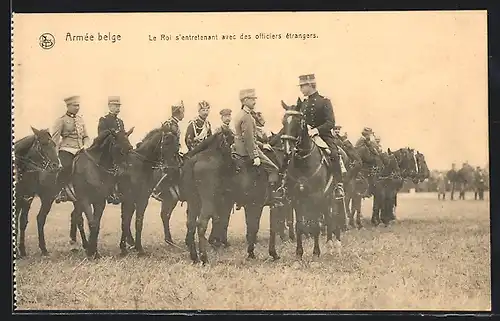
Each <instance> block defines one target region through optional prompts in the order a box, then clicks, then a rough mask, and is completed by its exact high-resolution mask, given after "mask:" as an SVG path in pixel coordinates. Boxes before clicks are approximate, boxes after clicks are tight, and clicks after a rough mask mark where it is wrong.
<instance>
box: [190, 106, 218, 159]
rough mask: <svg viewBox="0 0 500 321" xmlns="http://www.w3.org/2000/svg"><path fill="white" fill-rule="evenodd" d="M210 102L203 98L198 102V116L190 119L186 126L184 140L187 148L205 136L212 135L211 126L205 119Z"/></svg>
mask: <svg viewBox="0 0 500 321" xmlns="http://www.w3.org/2000/svg"><path fill="white" fill-rule="evenodd" d="M209 113H210V104H209V103H208V102H206V101H204V100H202V101H200V102H199V103H198V117H196V118H195V119H193V120H191V121H190V122H189V123H188V126H187V128H186V137H185V142H186V146H187V148H188V150H192V149H193V148H195V147H196V146H197V145H198V144H200V143H201V142H202V141H204V140H205V139H207V137H209V136H211V135H212V126H211V125H210V122H209V121H208V120H207V117H208V114H209Z"/></svg>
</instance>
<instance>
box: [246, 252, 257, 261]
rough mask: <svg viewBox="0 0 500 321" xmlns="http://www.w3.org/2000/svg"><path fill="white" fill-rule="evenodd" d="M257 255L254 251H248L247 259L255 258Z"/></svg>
mask: <svg viewBox="0 0 500 321" xmlns="http://www.w3.org/2000/svg"><path fill="white" fill-rule="evenodd" d="M256 258H257V257H256V256H255V254H254V253H248V256H247V259H248V260H255V259H256Z"/></svg>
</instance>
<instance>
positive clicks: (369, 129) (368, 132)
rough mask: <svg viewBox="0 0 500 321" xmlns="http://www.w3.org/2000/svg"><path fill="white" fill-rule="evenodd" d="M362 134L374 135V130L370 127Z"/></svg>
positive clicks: (364, 129)
mask: <svg viewBox="0 0 500 321" xmlns="http://www.w3.org/2000/svg"><path fill="white" fill-rule="evenodd" d="M361 134H373V130H372V129H371V128H370V127H365V128H363V131H362V132H361Z"/></svg>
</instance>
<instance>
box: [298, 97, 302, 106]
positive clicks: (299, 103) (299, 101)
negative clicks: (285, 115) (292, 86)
mask: <svg viewBox="0 0 500 321" xmlns="http://www.w3.org/2000/svg"><path fill="white" fill-rule="evenodd" d="M301 104H302V99H300V97H297V107H299V106H300V105H301Z"/></svg>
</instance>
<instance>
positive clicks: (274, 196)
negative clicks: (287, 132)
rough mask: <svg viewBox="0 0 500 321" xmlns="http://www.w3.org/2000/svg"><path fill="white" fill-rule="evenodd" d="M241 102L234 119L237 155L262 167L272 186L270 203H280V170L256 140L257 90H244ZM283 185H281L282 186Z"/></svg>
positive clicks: (241, 94)
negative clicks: (253, 113) (254, 112)
mask: <svg viewBox="0 0 500 321" xmlns="http://www.w3.org/2000/svg"><path fill="white" fill-rule="evenodd" d="M239 98H240V101H241V111H240V112H239V113H238V114H237V115H236V117H235V119H234V123H235V134H236V137H235V141H234V148H235V153H236V154H238V155H240V156H248V157H250V159H251V160H252V161H253V165H254V166H260V165H262V166H263V167H264V170H265V171H266V172H267V174H268V180H269V185H270V187H271V188H270V191H271V193H270V197H269V198H270V201H271V202H273V203H274V202H277V203H280V199H281V198H282V195H281V193H280V191H279V190H281V189H282V188H281V186H278V183H279V181H280V178H279V169H278V166H277V165H276V164H274V163H273V162H272V161H271V160H270V159H269V158H268V157H267V156H266V155H265V154H264V153H263V152H262V150H261V149H260V148H259V146H258V144H257V138H256V130H257V129H256V127H257V126H256V123H255V119H254V118H253V117H252V111H253V110H254V108H255V103H256V99H257V96H256V95H255V89H243V90H241V91H240V95H239ZM280 185H281V184H280Z"/></svg>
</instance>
